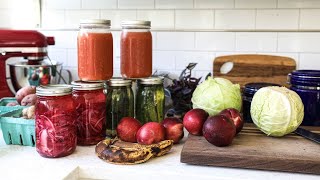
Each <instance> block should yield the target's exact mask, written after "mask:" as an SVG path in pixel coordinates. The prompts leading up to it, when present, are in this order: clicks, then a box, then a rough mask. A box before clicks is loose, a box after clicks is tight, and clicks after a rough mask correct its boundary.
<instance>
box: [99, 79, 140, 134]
mask: <svg viewBox="0 0 320 180" xmlns="http://www.w3.org/2000/svg"><path fill="white" fill-rule="evenodd" d="M131 86H132V81H131V80H124V79H118V78H113V79H110V80H109V81H107V89H106V92H105V94H106V110H107V115H106V121H107V130H106V133H107V136H109V137H115V136H116V135H117V133H116V128H117V126H118V123H119V121H120V120H121V119H122V118H123V117H134V96H133V92H132V89H131Z"/></svg>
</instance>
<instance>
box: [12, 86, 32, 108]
mask: <svg viewBox="0 0 320 180" xmlns="http://www.w3.org/2000/svg"><path fill="white" fill-rule="evenodd" d="M35 93H36V87H35V86H26V87H23V88H21V89H19V91H18V92H17V94H16V99H17V101H18V103H19V104H21V101H22V99H23V98H24V97H26V96H27V95H29V94H35Z"/></svg>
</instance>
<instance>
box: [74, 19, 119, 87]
mask: <svg viewBox="0 0 320 180" xmlns="http://www.w3.org/2000/svg"><path fill="white" fill-rule="evenodd" d="M109 29H110V20H102V19H93V20H86V21H83V22H81V23H80V30H79V33H78V76H79V78H80V79H81V80H83V81H99V80H108V79H110V78H111V77H112V75H113V38H112V34H111V32H110V31H109Z"/></svg>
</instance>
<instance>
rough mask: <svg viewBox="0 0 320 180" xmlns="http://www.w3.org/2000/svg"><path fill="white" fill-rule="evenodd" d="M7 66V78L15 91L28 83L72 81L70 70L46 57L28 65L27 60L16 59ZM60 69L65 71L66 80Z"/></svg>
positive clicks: (45, 83) (43, 83) (35, 84)
mask: <svg viewBox="0 0 320 180" xmlns="http://www.w3.org/2000/svg"><path fill="white" fill-rule="evenodd" d="M8 66H9V77H7V79H8V80H9V82H10V81H11V85H12V86H13V89H14V91H15V92H17V91H18V90H19V89H20V88H22V87H25V86H28V85H33V86H39V85H47V84H60V83H65V84H70V83H71V81H72V77H71V73H70V71H69V70H64V69H62V63H59V62H56V61H49V60H47V59H46V60H43V61H41V62H40V63H39V64H37V65H28V63H27V61H16V62H11V63H8ZM62 71H66V72H67V74H68V78H67V81H66V80H64V78H63V77H62V76H61V74H62ZM9 86H10V83H9Z"/></svg>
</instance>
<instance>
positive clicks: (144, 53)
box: [120, 21, 152, 78]
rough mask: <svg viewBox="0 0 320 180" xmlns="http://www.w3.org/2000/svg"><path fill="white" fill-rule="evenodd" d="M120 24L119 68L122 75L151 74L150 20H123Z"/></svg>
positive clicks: (140, 75) (147, 75) (134, 76)
mask: <svg viewBox="0 0 320 180" xmlns="http://www.w3.org/2000/svg"><path fill="white" fill-rule="evenodd" d="M121 26H122V32H121V42H120V62H121V63H120V68H121V75H122V77H124V78H145V77H149V76H151V74H152V35H151V32H150V26H151V22H150V21H124V22H122V24H121Z"/></svg>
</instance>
